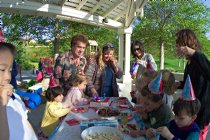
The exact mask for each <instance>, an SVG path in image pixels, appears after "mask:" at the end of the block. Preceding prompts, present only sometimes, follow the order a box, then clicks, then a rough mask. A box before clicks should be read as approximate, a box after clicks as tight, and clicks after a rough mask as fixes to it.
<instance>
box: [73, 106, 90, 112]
mask: <svg viewBox="0 0 210 140" xmlns="http://www.w3.org/2000/svg"><path fill="white" fill-rule="evenodd" d="M71 111H72V112H74V113H84V112H86V111H88V108H87V107H75V108H73V109H71Z"/></svg>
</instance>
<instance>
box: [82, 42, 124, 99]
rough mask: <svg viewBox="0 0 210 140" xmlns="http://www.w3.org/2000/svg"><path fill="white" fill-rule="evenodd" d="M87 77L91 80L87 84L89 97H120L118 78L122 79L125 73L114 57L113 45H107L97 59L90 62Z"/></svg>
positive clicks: (86, 72)
mask: <svg viewBox="0 0 210 140" xmlns="http://www.w3.org/2000/svg"><path fill="white" fill-rule="evenodd" d="M85 75H86V76H87V77H89V78H90V79H91V80H90V82H89V83H88V84H87V92H86V94H88V96H92V97H96V96H100V97H118V96H119V93H118V85H117V81H116V78H121V77H122V75H123V73H122V70H121V69H120V67H119V65H118V64H117V60H116V59H115V57H114V46H113V45H112V44H110V43H107V44H105V45H104V46H103V48H102V51H99V53H98V55H96V58H95V59H91V60H90V62H89V65H88V67H87V70H86V71H85Z"/></svg>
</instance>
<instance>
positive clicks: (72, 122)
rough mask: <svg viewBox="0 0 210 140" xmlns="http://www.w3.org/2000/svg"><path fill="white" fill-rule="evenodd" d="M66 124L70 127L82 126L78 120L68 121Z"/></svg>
mask: <svg viewBox="0 0 210 140" xmlns="http://www.w3.org/2000/svg"><path fill="white" fill-rule="evenodd" d="M66 123H67V124H68V125H69V126H73V125H79V124H80V121H78V120H76V119H71V120H67V121H66Z"/></svg>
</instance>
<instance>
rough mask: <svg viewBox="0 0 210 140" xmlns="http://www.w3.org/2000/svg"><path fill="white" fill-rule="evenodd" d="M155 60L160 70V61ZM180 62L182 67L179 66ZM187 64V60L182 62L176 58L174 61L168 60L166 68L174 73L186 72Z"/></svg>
mask: <svg viewBox="0 0 210 140" xmlns="http://www.w3.org/2000/svg"><path fill="white" fill-rule="evenodd" d="M155 60H156V63H157V65H158V68H159V67H160V61H159V59H155ZM179 62H180V66H179ZM186 62H187V61H186V60H181V59H177V58H174V59H170V58H167V59H165V62H164V67H165V69H170V70H172V71H173V72H184V68H185V65H186Z"/></svg>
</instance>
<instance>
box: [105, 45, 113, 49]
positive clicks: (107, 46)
mask: <svg viewBox="0 0 210 140" xmlns="http://www.w3.org/2000/svg"><path fill="white" fill-rule="evenodd" d="M108 48H114V46H112V45H106V46H104V47H103V50H104V49H108Z"/></svg>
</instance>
